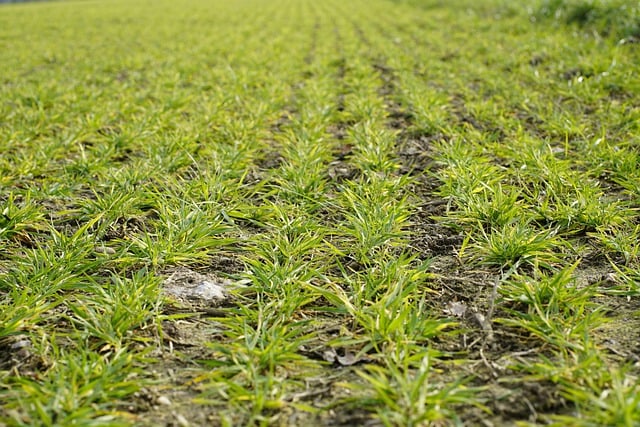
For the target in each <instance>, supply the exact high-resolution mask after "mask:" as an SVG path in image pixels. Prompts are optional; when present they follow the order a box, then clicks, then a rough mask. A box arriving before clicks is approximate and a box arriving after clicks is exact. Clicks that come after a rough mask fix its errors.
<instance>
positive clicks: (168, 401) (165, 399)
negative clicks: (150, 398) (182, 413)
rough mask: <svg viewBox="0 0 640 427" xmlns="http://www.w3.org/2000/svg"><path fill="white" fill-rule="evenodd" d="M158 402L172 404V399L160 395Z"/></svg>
mask: <svg viewBox="0 0 640 427" xmlns="http://www.w3.org/2000/svg"><path fill="white" fill-rule="evenodd" d="M156 402H157V403H158V405H163V406H171V400H169V398H168V397H167V396H160V397H158V399H157V400H156Z"/></svg>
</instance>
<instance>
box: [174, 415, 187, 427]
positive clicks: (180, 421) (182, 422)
mask: <svg viewBox="0 0 640 427" xmlns="http://www.w3.org/2000/svg"><path fill="white" fill-rule="evenodd" d="M174 415H175V417H176V422H177V423H178V425H179V426H180V427H189V425H190V424H189V421H187V419H186V418H185V417H183V416H182V415H181V414H174Z"/></svg>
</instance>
